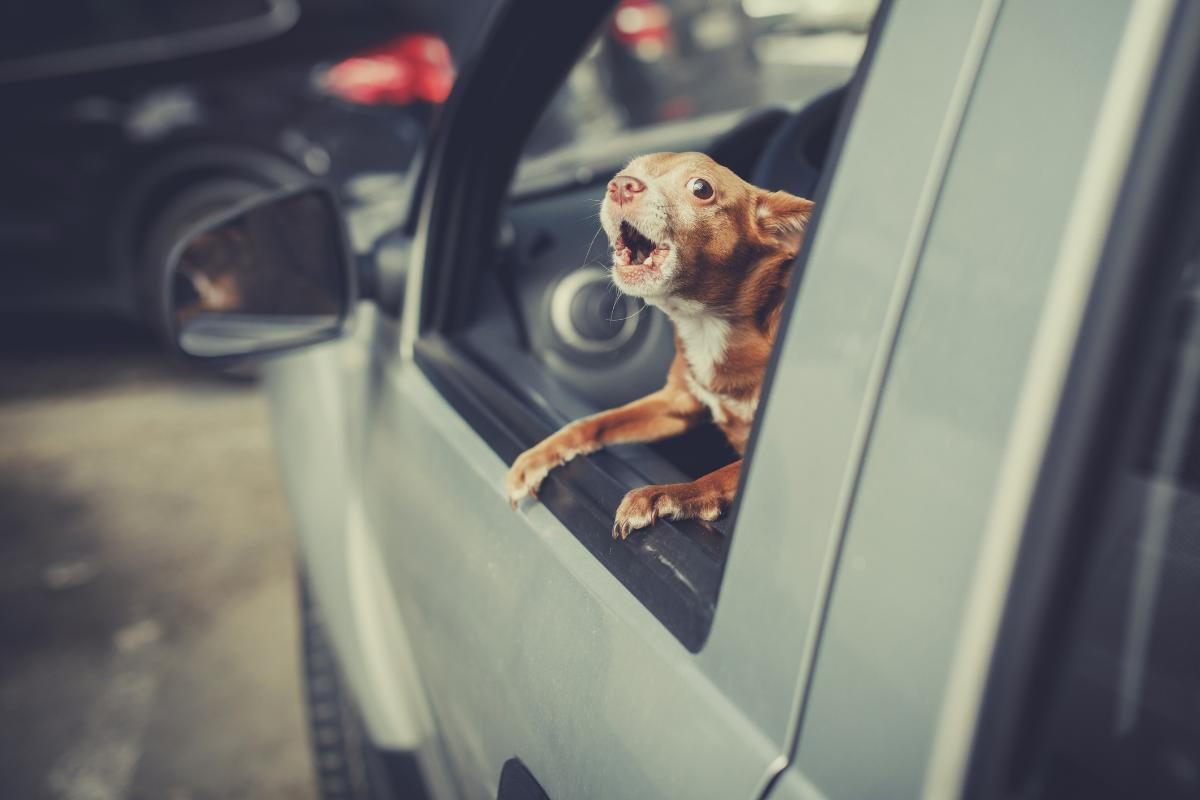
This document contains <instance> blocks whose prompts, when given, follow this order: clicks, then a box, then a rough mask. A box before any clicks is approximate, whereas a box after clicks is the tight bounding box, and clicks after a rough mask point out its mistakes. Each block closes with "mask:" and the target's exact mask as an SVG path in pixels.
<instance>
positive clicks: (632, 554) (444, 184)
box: [405, 0, 891, 653]
mask: <svg viewBox="0 0 1200 800" xmlns="http://www.w3.org/2000/svg"><path fill="white" fill-rule="evenodd" d="M890 6H891V0H882V1H881V2H880V5H879V8H878V9H877V12H876V15H875V17H874V20H873V22H872V25H871V28H870V32H869V34H868V38H867V43H866V48H865V50H864V53H863V55H862V57H861V59H860V60H859V63H858V65H857V66H856V68H855V70H854V73H853V76H852V77H851V79H850V81H849V84H848V86H847V92H846V99H845V102H844V105H843V107H842V109H841V111H840V113H839V117H838V120H837V123H836V126H835V129H834V133H833V137H832V141H831V144H830V148H829V155H828V161H827V164H826V167H825V169H824V171H823V174H822V176H821V180H820V182H819V184H818V187H817V190H816V191H815V192H814V197H813V199H814V200H815V201H817V210H816V212H815V213H814V216H813V219H812V221H811V223H810V225H809V234H808V236H807V238H806V241H805V244H804V245H803V247H802V249H801V251H800V253H799V254H798V255H797V258H796V267H795V269H796V271H797V274H803V270H804V268H805V264H806V262H807V258H808V253H809V250H810V246H809V245H810V243H811V241H812V240H813V239H814V238H815V236H816V233H817V231H818V230H819V226H820V217H821V206H822V203H821V200H822V199H823V198H824V197H825V196H826V194H827V193H828V190H829V186H830V183H831V181H832V177H833V175H834V173H835V172H836V165H837V163H838V161H839V160H840V158H841V154H842V151H843V147H844V144H845V139H846V134H847V131H848V129H849V124H850V120H851V119H853V117H854V114H855V111H856V109H857V105H858V101H859V97H860V95H861V94H862V87H863V83H864V81H865V78H866V75H867V74H868V73H869V71H870V65H871V62H872V59H873V55H874V52H875V50H876V48H877V44H878V41H879V39H880V35H881V31H882V26H883V22H884V20H885V19H886V17H887V10H888V8H889V7H890ZM615 7H616V0H579V2H577V3H570V4H563V3H557V2H554V1H553V0H549V2H547V0H525V1H522V0H512V1H511V2H501V3H499V4H498V6H497V8H496V9H495V13H494V15H493V18H492V20H491V22H490V24H489V25H488V26H486V31H487V32H486V34H485V37H484V40H483V42H482V43H481V45H480V46H479V47H478V48H477V49H476V52H475V57H474V59H473V60H472V61H471V62H470V63H468V65H467V66H466V68H465V69H464V70H463V71H462V73H461V74H460V78H459V81H458V83H457V84H456V87H455V91H454V94H453V95H452V96H451V98H450V101H449V102H448V104H447V107H446V109H445V115H444V118H443V119H442V120H441V124H440V125H438V126H437V129H436V130H435V132H434V137H433V140H432V141H431V143H430V151H429V152H430V157H429V161H428V163H427V164H426V169H425V170H424V174H425V176H426V180H425V183H424V186H422V187H421V203H420V211H419V216H418V224H417V227H416V234H417V235H416V239H415V241H414V249H413V257H414V258H415V259H418V261H417V262H416V263H422V262H423V269H421V270H419V274H420V276H422V277H420V278H419V280H418V281H417V288H418V291H417V292H416V293H415V296H409V297H406V298H405V301H406V308H405V317H406V323H407V324H408V325H410V326H412V327H411V328H410V329H409V335H410V337H411V342H410V345H411V349H412V358H413V360H414V362H415V364H416V366H417V367H418V368H419V369H421V371H422V372H423V373H424V374H425V376H426V377H427V378H428V379H429V381H430V382H431V383H432V384H433V385H434V386H435V387H436V388H437V389H438V391H439V392H440V393H441V394H442V395H443V397H444V398H445V399H446V400H447V402H449V403H450V405H451V407H453V408H454V410H455V411H456V412H457V413H458V414H460V415H461V417H462V418H463V420H464V421H465V422H467V423H468V425H470V426H471V427H472V428H473V429H474V430H475V432H476V433H477V434H478V435H479V436H480V437H481V438H482V439H483V440H484V441H485V442H486V443H487V444H488V445H489V446H490V447H491V448H492V449H493V450H494V451H495V452H496V453H497V454H498V455H499V456H500V457H501V458H503V459H504V460H505V462H506V463H509V464H511V463H512V461H513V460H514V459H515V458H516V456H517V455H519V454H520V453H521V452H522V451H523V450H525V449H526V448H527V447H530V446H532V445H534V444H536V443H537V442H538V441H540V440H541V439H543V438H545V437H546V436H548V435H550V434H552V433H554V432H555V431H556V430H557V429H558V428H559V427H561V425H562V424H564V423H565V422H566V421H567V420H560V419H554V418H553V414H552V413H549V412H548V411H547V410H546V409H545V408H538V407H537V405H536V404H535V403H531V402H530V398H529V397H528V393H523V392H521V391H519V390H518V389H517V388H516V387H513V386H511V385H506V381H505V380H504V379H503V377H502V376H498V375H496V374H494V373H493V372H492V371H491V370H490V369H489V367H488V365H487V364H486V362H485V360H483V359H481V358H479V357H478V355H477V354H474V353H473V352H472V351H471V350H470V348H469V347H468V346H465V345H464V344H463V343H461V342H458V341H456V340H455V339H454V333H455V331H456V330H460V329H461V328H462V327H463V326H464V325H465V324H466V322H467V320H466V318H465V316H464V313H463V312H464V306H465V305H466V304H462V303H458V304H455V303H454V302H453V297H454V291H455V287H456V286H461V285H464V284H465V283H468V282H469V281H471V279H472V276H473V274H474V271H475V270H479V269H482V268H484V265H486V264H489V263H491V260H490V259H491V258H492V243H493V242H494V241H495V240H496V231H498V230H499V228H500V215H501V211H502V209H503V207H504V202H505V199H506V198H507V195H508V192H509V190H510V188H511V183H512V178H513V176H514V175H515V174H516V170H517V166H518V163H519V161H520V156H521V153H522V151H523V149H524V143H525V141H526V139H527V138H528V136H529V135H530V134H531V133H532V131H533V129H534V126H535V125H536V124H537V122H538V120H539V119H540V118H541V113H542V111H543V110H544V108H545V107H547V105H548V104H549V103H550V101H551V99H552V97H553V95H554V93H555V92H557V90H558V88H559V86H560V85H561V82H562V81H563V80H564V79H565V78H566V76H567V75H568V74H569V72H570V70H571V69H572V68H573V66H574V65H575V64H576V63H577V61H578V59H579V57H580V56H582V55H583V54H584V53H585V52H586V50H587V48H588V47H590V46H591V44H592V42H593V40H594V37H595V35H596V33H597V32H598V31H599V30H601V29H602V26H603V25H605V24H607V20H608V18H609V15H610V13H611V11H612V10H613V9H614V8H615ZM547 29H553V30H556V36H555V37H551V39H552V42H550V43H549V44H547V43H546V42H542V41H540V40H539V44H538V46H537V48H530V47H522V46H521V44H520V43H521V42H522V41H523V40H524V39H525V38H527V37H528V36H529V31H531V30H533V31H537V30H547ZM539 51H540V52H539ZM531 52H536V53H537V56H538V57H537V58H535V59H532V60H531V59H530V58H529V57H528V56H529V54H530V53H531ZM514 53H516V54H517V55H516V57H513V54H514ZM513 85H521V86H522V87H524V91H522V92H521V93H520V94H519V95H512V94H510V93H507V92H506V91H505V90H506V87H508V86H513ZM501 105H502V106H503V108H501V107H500V106H501ZM501 112H502V113H501ZM754 113H755V112H753V111H752V112H751V117H753V115H754ZM748 119H750V117H748ZM479 130H488V131H489V134H490V135H489V136H488V137H486V140H484V141H480V139H479V138H478V137H477V136H476V134H477V133H478V131H479ZM423 276H431V277H430V278H429V279H425V278H424V277H423ZM801 283H802V281H799V280H797V281H792V283H791V286H790V287H789V290H788V294H787V297H786V298H785V300H784V310H783V314H782V316H781V323H780V328H779V331H778V332H777V340H779V341H782V338H783V337H784V336H785V335H786V332H787V327H788V324H789V320H790V318H791V315H792V310H793V308H794V307H795V303H796V297H797V294H798V290H799V286H800V285H801ZM411 289H412V284H410V295H411V294H413V293H412V292H411ZM414 318H415V320H416V322H415V323H414V322H412V320H413V319H414ZM778 357H779V348H775V350H774V352H773V353H772V354H771V358H770V360H769V362H768V365H767V368H766V373H765V376H764V381H763V390H762V395H761V397H762V400H761V401H760V403H759V407H758V413H757V415H756V421H755V425H754V429H753V431H752V433H751V436H750V440H749V442H748V444H747V447H746V451H745V454H744V460H745V463H746V465H749V463H750V462H751V460H752V458H753V455H754V450H755V445H756V440H757V433H758V428H759V426H758V420H759V419H761V416H762V414H763V411H764V409H765V407H766V405H767V403H768V402H769V400H770V395H771V386H772V383H773V378H774V374H775V370H776V365H777V362H778ZM522 394H525V395H526V396H525V397H522V396H521V395H522ZM745 474H746V473H745V470H743V475H745ZM645 482H646V476H640V475H638V474H637V473H636V472H634V471H633V470H632V469H631V468H630V467H629V466H628V465H626V464H625V463H624V462H623V461H622V459H621V458H620V457H618V456H616V455H613V454H611V453H607V452H600V453H596V454H593V455H591V456H589V457H588V458H587V459H576V460H575V461H573V462H572V463H571V464H570V465H568V466H567V467H565V468H563V469H559V470H555V471H553V472H551V473H550V475H549V476H548V477H547V478H546V481H545V483H544V485H543V488H542V489H541V490H540V491H539V501H540V502H541V503H542V504H543V505H545V506H546V508H547V509H548V510H549V511H550V512H551V513H552V514H554V516H555V517H556V518H557V519H558V520H559V521H560V522H561V523H562V524H563V525H564V527H566V528H567V530H568V531H570V532H571V533H572V535H574V536H575V537H576V538H577V539H578V540H579V541H580V542H581V543H582V544H583V545H584V546H585V547H586V548H587V549H588V550H589V551H590V552H591V553H592V554H593V555H595V556H596V558H597V559H598V560H599V561H600V562H601V563H602V564H603V565H604V566H605V567H606V568H607V569H608V570H609V572H610V573H612V574H613V576H614V577H616V578H617V579H618V580H619V581H620V582H621V583H622V584H623V585H624V586H625V587H626V588H627V589H628V590H629V591H630V592H631V593H632V594H633V595H634V596H635V597H636V599H637V600H638V601H639V602H640V603H641V604H642V605H643V606H644V607H645V608H646V609H647V610H648V611H650V612H651V613H652V614H653V615H654V616H655V617H656V618H657V619H658V620H659V621H660V622H661V623H662V624H663V625H664V626H665V627H666V628H667V629H668V630H669V631H670V633H671V634H672V635H674V636H675V638H676V639H678V640H679V642H680V643H681V644H683V645H684V647H686V648H687V649H688V650H689V651H691V652H693V653H698V652H699V651H700V650H701V649H702V648H703V647H704V644H705V642H706V640H707V637H708V634H709V631H710V629H711V626H712V622H713V617H714V614H715V609H716V602H717V596H718V594H719V591H720V587H721V583H722V577H723V573H724V567H725V563H726V560H727V558H728V549H729V547H730V546H731V542H732V533H733V530H734V528H735V526H736V520H737V516H738V510H739V507H740V505H741V501H742V497H743V494H744V491H743V489H744V487H739V490H738V494H737V497H736V498H735V501H734V503H733V507H732V508H731V510H730V513H729V514H728V515H727V517H726V518H725V519H724V520H721V521H718V523H717V524H716V525H713V524H712V523H701V522H698V521H690V520H689V521H670V520H660V521H659V522H658V523H656V525H655V527H654V529H653V531H646V532H642V533H641V534H639V536H637V537H633V538H631V539H629V540H613V539H612V538H611V535H610V531H611V526H612V515H613V513H614V512H615V509H616V506H617V504H618V503H619V502H620V499H621V497H623V496H624V493H625V492H626V491H628V490H629V489H633V488H637V487H638V486H641V485H644V484H645ZM650 536H653V540H652V544H651V545H650V546H649V547H648V546H647V541H648V537H650ZM718 536H719V537H723V538H724V540H725V542H724V550H725V552H724V553H719V552H714V549H715V548H714V545H713V540H714V539H715V537H718ZM718 544H719V542H718Z"/></svg>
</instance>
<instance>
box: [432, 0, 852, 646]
mask: <svg viewBox="0 0 1200 800" xmlns="http://www.w3.org/2000/svg"><path fill="white" fill-rule="evenodd" d="M611 9H612V10H611V12H610V13H609V14H608V16H607V19H606V20H605V21H604V22H603V23H602V24H601V25H600V26H599V30H598V31H597V33H596V36H595V38H594V39H593V40H592V42H591V43H590V45H588V46H586V47H584V48H582V52H581V53H580V54H579V55H578V56H576V57H575V58H576V60H575V63H574V66H573V67H572V68H571V70H570V71H569V72H568V73H567V76H566V77H565V78H563V79H562V82H561V83H560V84H558V90H557V92H556V93H555V94H553V95H551V96H550V99H549V101H547V103H546V105H545V107H544V108H543V110H542V116H541V117H540V120H539V122H538V123H537V124H536V125H535V126H534V129H533V131H532V132H531V133H530V134H529V135H527V136H526V138H525V139H524V140H523V142H522V145H521V148H522V149H521V152H522V154H523V158H522V159H520V161H519V164H518V166H517V170H516V175H515V179H514V180H513V182H512V183H511V184H510V193H509V196H508V202H507V203H506V204H505V208H504V220H503V224H502V226H501V230H500V236H499V237H498V238H499V247H498V251H499V252H498V255H499V258H498V259H497V263H496V265H495V268H494V269H493V270H492V271H490V272H488V273H486V274H485V275H483V276H482V280H479V279H477V280H475V281H474V282H473V286H474V287H476V288H475V290H474V293H472V292H462V293H460V294H459V295H458V296H456V297H454V298H452V299H451V301H450V302H451V303H453V304H455V307H456V308H458V309H460V312H459V313H460V314H461V318H460V320H458V321H456V322H455V324H454V326H453V331H452V335H453V336H454V337H455V339H456V344H458V345H459V346H460V347H461V348H462V351H463V352H465V353H469V356H470V359H471V360H472V361H474V362H476V363H480V362H481V363H482V366H483V368H484V371H486V372H487V373H490V375H492V376H495V377H494V380H495V381H496V382H497V383H499V384H501V387H503V388H497V389H494V390H490V391H489V390H487V389H485V388H483V387H484V383H485V380H484V376H480V375H475V374H474V373H472V375H471V378H470V381H471V382H473V383H475V384H478V388H475V389H472V390H471V394H474V395H478V396H486V400H485V402H484V403H483V404H482V409H486V414H479V412H480V411H481V410H482V409H481V408H480V407H479V406H480V405H481V404H479V403H474V405H469V404H471V403H473V402H474V401H472V400H470V398H469V397H465V396H464V397H462V398H459V399H458V401H459V403H460V404H462V406H463V407H464V408H465V409H466V410H465V411H464V412H463V413H464V416H467V417H468V418H469V419H472V421H473V424H476V427H477V429H478V430H480V431H481V432H482V433H484V434H485V435H489V434H490V435H491V438H490V443H491V444H492V445H493V447H495V448H496V450H497V452H500V453H502V454H503V455H504V457H505V458H506V459H507V460H508V461H509V462H510V463H512V461H513V460H514V459H515V458H516V457H517V456H518V455H520V454H521V453H522V452H524V451H526V450H527V449H528V448H531V447H533V446H535V445H537V444H538V442H539V441H542V440H544V439H545V438H546V437H548V436H550V435H552V434H553V433H554V432H555V431H556V430H558V429H559V428H561V427H562V426H563V425H565V424H568V423H570V422H572V421H573V420H578V419H581V418H583V417H586V416H589V415H591V414H594V413H597V412H600V411H603V410H606V409H613V408H617V407H620V406H623V405H624V404H626V403H629V402H632V401H635V400H637V399H638V398H643V397H646V396H647V395H650V394H651V393H652V392H655V391H656V390H659V389H661V388H662V386H663V384H664V381H665V380H666V376H667V374H668V370H669V369H670V365H671V362H672V360H673V358H674V355H675V340H674V329H673V327H672V325H671V323H670V321H669V320H668V318H667V317H666V316H665V315H664V314H663V313H662V312H661V311H660V310H659V309H657V308H655V307H653V306H647V305H644V304H643V303H642V302H641V301H640V300H639V299H638V298H636V297H633V296H626V295H623V294H619V293H618V292H616V291H615V288H614V284H613V282H612V281H611V280H610V275H609V272H608V265H609V264H610V263H611V261H610V260H609V243H608V241H607V239H606V237H604V236H603V235H602V231H601V230H600V226H599V223H598V219H597V211H598V203H599V202H600V200H601V198H602V197H603V196H604V192H605V186H606V185H607V183H608V180H609V178H611V176H612V175H613V174H614V173H615V171H616V170H617V169H619V168H620V167H621V165H622V164H624V163H626V162H627V161H628V160H629V159H630V158H631V157H633V156H635V155H640V154H647V153H654V152H660V151H675V152H681V151H701V152H705V153H707V154H709V155H711V156H712V157H713V158H714V159H715V160H716V161H718V162H719V163H722V164H724V165H725V166H726V167H729V168H730V169H731V170H732V171H733V172H734V173H735V174H737V175H739V176H742V177H743V178H744V179H746V180H747V181H749V182H751V183H754V184H756V185H758V186H762V187H767V188H770V189H776V190H778V189H785V190H787V191H789V192H790V193H792V194H794V195H798V196H800V197H808V198H811V197H814V196H815V194H816V192H817V187H818V183H819V180H820V177H821V175H822V174H824V173H826V172H827V171H828V170H829V169H830V168H831V167H832V165H833V162H834V160H835V159H836V158H837V155H836V153H837V149H838V148H837V146H836V145H835V139H836V136H835V129H836V128H837V125H838V123H839V121H840V120H841V119H842V118H843V109H847V108H849V106H850V105H851V104H850V102H849V101H848V100H847V98H848V96H849V95H850V94H851V93H850V92H849V90H848V85H849V83H850V81H851V79H852V78H853V77H854V75H855V72H856V70H857V67H858V64H859V62H860V60H861V59H862V57H863V54H864V52H865V51H866V42H867V38H868V31H869V29H870V27H871V23H872V22H873V16H874V13H875V10H876V2H874V0H870V2H865V1H864V0H844V2H833V3H824V4H822V5H821V6H820V8H819V9H818V8H816V6H814V5H813V4H810V3H764V2H761V1H759V2H756V1H755V0H745V1H744V2H743V1H740V0H703V1H699V2H698V1H697V0H666V2H647V0H622V1H621V2H617V3H613V4H612V6H611ZM589 29H590V30H595V28H591V26H590V25H589ZM575 52H578V51H575ZM473 77H474V76H472V78H473ZM551 80H552V77H551V76H547V83H548V84H549V83H550V81H551ZM543 96H545V95H543ZM799 121H802V122H804V125H796V124H795V123H797V122H799ZM772 145H773V146H772ZM776 166H777V167H778V169H775V167H776ZM783 173H786V174H787V176H788V178H789V180H786V181H784V180H779V178H780V176H781V174H783ZM784 313H786V311H785V312H784ZM448 327H449V326H448ZM427 345H428V346H427V347H426V348H425V349H423V350H420V351H419V356H420V358H424V359H426V360H425V361H423V362H422V363H423V364H424V365H425V366H426V367H427V368H429V369H430V370H437V369H447V368H450V367H449V366H448V364H451V363H453V359H452V358H448V357H447V355H446V354H445V353H442V352H439V351H438V350H437V347H436V345H435V344H434V343H432V342H428V343H427ZM458 369H460V370H461V371H462V372H463V373H466V372H468V371H470V368H469V367H462V366H460V367H458ZM476 369H478V368H477V367H476ZM447 385H449V384H447ZM465 385H466V383H465V382H460V383H458V384H456V386H459V387H462V386H465ZM505 390H507V392H508V394H509V395H510V396H511V403H510V402H503V403H502V402H500V401H499V400H498V399H497V398H498V396H499V395H500V394H501V393H502V392H504V391H505ZM451 391H454V389H453V388H452V389H451ZM475 414H479V416H480V419H479V420H478V421H475V420H474V416H473V415H475ZM497 417H503V418H504V419H503V420H502V421H503V423H504V425H503V426H496V425H494V424H493V421H494V419H495V418H497ZM501 427H502V428H504V429H506V430H505V431H503V432H502V431H498V430H497V428H501ZM501 433H503V435H501ZM747 436H748V432H747ZM741 444H743V445H744V444H745V441H742V442H741ZM737 460H738V451H737V450H735V449H734V447H733V446H731V445H730V442H729V441H728V440H726V439H725V437H724V435H723V434H722V433H721V431H720V430H719V429H718V427H717V426H714V425H697V426H695V427H692V428H691V429H689V430H687V431H686V432H681V433H680V434H679V435H675V436H672V437H669V438H665V439H662V440H658V441H654V440H651V441H648V442H641V443H626V444H619V445H616V446H614V447H612V448H608V449H605V450H604V451H603V452H598V453H593V454H591V455H589V456H588V457H586V458H582V457H581V458H576V459H572V460H571V463H570V464H569V465H568V466H566V467H564V468H563V469H558V470H551V471H550V472H549V473H548V474H547V476H545V478H544V480H545V483H544V484H542V485H541V486H540V487H539V488H538V489H537V492H538V502H540V503H541V504H543V505H545V506H546V507H547V508H549V509H550V510H551V511H552V512H553V513H554V514H555V516H557V517H558V518H559V520H560V521H561V522H563V524H564V525H566V527H567V528H568V529H569V530H571V532H572V533H573V534H574V535H575V536H576V537H577V538H579V539H580V540H581V541H582V542H583V543H584V544H585V545H586V546H587V547H588V548H589V549H590V550H592V552H594V553H595V554H596V555H597V556H598V557H599V558H600V559H601V560H602V561H603V562H604V563H605V565H606V566H607V567H608V568H609V569H610V571H612V572H613V573H614V574H615V575H616V576H617V577H618V578H619V579H620V580H621V581H622V582H623V583H624V584H625V585H626V586H627V587H629V588H630V589H631V591H633V592H634V594H635V595H636V596H637V597H638V598H639V599H640V600H642V601H643V602H644V603H645V605H646V606H647V607H648V608H650V610H651V611H652V612H653V613H655V615H656V616H658V618H659V619H660V620H662V621H663V622H664V624H666V626H667V627H668V628H669V629H670V630H671V631H672V632H673V633H674V634H675V635H676V636H678V637H679V638H680V640H681V641H682V642H683V643H684V644H685V645H686V646H687V647H689V648H691V649H698V648H699V647H700V646H701V645H702V644H703V642H704V638H705V636H706V635H707V631H708V627H709V625H710V624H711V622H712V618H713V611H714V608H715V604H716V598H717V594H718V589H719V587H720V583H721V580H722V574H723V566H724V560H725V556H726V554H727V550H728V546H729V542H730V541H731V537H732V533H731V530H732V527H733V525H734V517H735V513H734V511H733V509H732V508H731V507H730V506H731V505H733V504H731V503H729V501H727V500H726V501H724V502H726V504H727V505H726V507H725V508H724V509H723V513H722V514H720V515H719V518H716V519H708V518H705V520H704V521H700V520H697V519H694V518H691V517H685V518H682V519H668V518H658V519H656V520H655V522H654V523H653V524H652V525H650V526H649V529H647V530H643V531H641V532H640V534H639V535H638V536H636V537H634V538H633V539H631V540H630V544H629V545H627V546H614V545H613V543H612V542H613V535H612V531H613V528H614V514H615V512H616V511H617V508H618V506H619V504H620V503H621V502H622V498H623V497H624V496H625V495H626V493H627V492H629V491H631V490H635V489H639V488H641V487H645V486H661V485H666V484H685V483H689V482H691V481H695V480H698V479H701V478H702V477H704V476H708V475H711V474H713V473H714V472H716V471H717V470H720V469H723V468H724V467H726V466H727V465H729V464H731V463H732V462H734V461H737ZM726 474H729V473H726Z"/></svg>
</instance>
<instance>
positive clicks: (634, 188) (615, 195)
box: [608, 175, 646, 206]
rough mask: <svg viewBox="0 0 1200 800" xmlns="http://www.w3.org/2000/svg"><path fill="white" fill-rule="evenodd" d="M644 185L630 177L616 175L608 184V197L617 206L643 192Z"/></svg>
mask: <svg viewBox="0 0 1200 800" xmlns="http://www.w3.org/2000/svg"><path fill="white" fill-rule="evenodd" d="M645 190H646V184H644V183H642V182H641V181H639V180H638V179H637V178H635V177H633V176H632V175H618V176H617V177H615V178H613V179H612V180H611V181H609V182H608V196H609V197H610V198H612V201H613V202H614V203H616V204H617V205H619V206H623V205H625V204H626V203H628V202H629V201H630V200H632V199H633V196H634V195H635V194H637V193H638V192H644V191H645Z"/></svg>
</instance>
